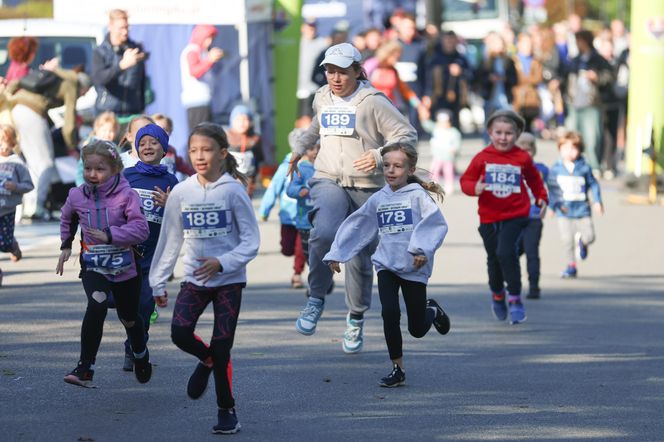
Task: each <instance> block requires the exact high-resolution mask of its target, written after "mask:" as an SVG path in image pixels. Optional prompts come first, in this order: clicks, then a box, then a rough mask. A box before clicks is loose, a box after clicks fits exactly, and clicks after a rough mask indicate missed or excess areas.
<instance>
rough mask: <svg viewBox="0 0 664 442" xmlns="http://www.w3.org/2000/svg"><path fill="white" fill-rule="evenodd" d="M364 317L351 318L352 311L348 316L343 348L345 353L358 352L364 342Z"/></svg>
mask: <svg viewBox="0 0 664 442" xmlns="http://www.w3.org/2000/svg"><path fill="white" fill-rule="evenodd" d="M363 327H364V319H351V318H350V313H349V314H348V315H347V316H346V332H345V333H344V342H343V349H344V352H345V353H357V352H358V351H360V350H362V345H363V344H364V338H363V333H362V330H363Z"/></svg>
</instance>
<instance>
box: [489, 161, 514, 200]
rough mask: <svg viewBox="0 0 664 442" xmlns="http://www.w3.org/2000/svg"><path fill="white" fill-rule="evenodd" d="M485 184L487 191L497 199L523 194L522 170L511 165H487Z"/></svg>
mask: <svg viewBox="0 0 664 442" xmlns="http://www.w3.org/2000/svg"><path fill="white" fill-rule="evenodd" d="M485 171H486V173H485V175H484V182H485V183H486V190H489V191H491V193H493V195H494V196H496V197H497V198H506V197H508V196H510V195H511V194H513V193H521V168H520V167H518V166H512V165H511V164H487V165H486V169H485Z"/></svg>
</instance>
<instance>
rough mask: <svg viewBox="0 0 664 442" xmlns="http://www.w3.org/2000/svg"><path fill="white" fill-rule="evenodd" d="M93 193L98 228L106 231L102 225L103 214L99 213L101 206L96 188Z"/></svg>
mask: <svg viewBox="0 0 664 442" xmlns="http://www.w3.org/2000/svg"><path fill="white" fill-rule="evenodd" d="M92 192H93V195H94V197H95V207H96V209H97V228H98V229H99V230H104V228H103V227H102V225H101V213H99V212H100V210H101V206H100V204H99V191H98V189H97V187H96V186H95V187H94V188H93V191H92Z"/></svg>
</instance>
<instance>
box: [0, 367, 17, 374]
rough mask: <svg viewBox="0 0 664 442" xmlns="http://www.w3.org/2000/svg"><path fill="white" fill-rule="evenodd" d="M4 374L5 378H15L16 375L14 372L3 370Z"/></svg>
mask: <svg viewBox="0 0 664 442" xmlns="http://www.w3.org/2000/svg"><path fill="white" fill-rule="evenodd" d="M2 374H3V375H4V376H14V375H15V374H16V373H15V372H14V371H13V370H8V369H6V368H5V369H3V370H2Z"/></svg>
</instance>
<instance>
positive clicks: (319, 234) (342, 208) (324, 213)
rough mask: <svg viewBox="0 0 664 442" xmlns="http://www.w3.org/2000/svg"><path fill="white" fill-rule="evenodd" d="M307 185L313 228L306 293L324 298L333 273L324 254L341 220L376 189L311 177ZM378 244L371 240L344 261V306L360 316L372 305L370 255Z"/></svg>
mask: <svg viewBox="0 0 664 442" xmlns="http://www.w3.org/2000/svg"><path fill="white" fill-rule="evenodd" d="M309 185H310V187H311V199H312V203H313V206H314V208H313V209H312V211H311V214H310V216H311V217H312V225H313V228H312V229H311V234H310V236H309V293H310V295H311V296H312V297H314V298H319V299H325V295H326V294H327V292H328V291H329V289H330V287H331V286H332V282H333V280H332V276H333V274H332V270H330V268H329V267H328V266H327V265H326V264H325V263H323V257H324V256H325V254H326V253H327V252H329V251H330V247H331V246H332V242H333V241H334V235H336V233H337V230H338V229H339V226H340V225H341V223H342V222H343V221H344V220H345V219H346V218H347V217H348V215H350V214H351V213H353V212H355V211H356V210H357V209H359V208H360V206H361V205H362V204H364V203H365V201H366V200H368V199H369V197H370V196H371V195H373V194H374V193H375V192H376V191H378V190H379V189H378V188H373V189H359V188H349V187H341V186H339V185H338V184H337V183H335V182H334V181H332V180H329V179H322V178H312V179H311V180H309ZM377 245H378V241H375V242H373V243H372V244H370V245H369V246H367V247H366V248H364V250H362V251H361V252H360V253H359V254H358V255H357V256H356V257H355V258H353V259H352V260H350V261H349V262H347V263H346V266H345V273H346V305H347V306H348V310H349V311H350V312H351V313H354V314H359V315H361V314H363V313H364V312H365V311H367V310H368V309H369V307H370V306H371V289H372V286H373V269H372V264H371V255H373V253H374V251H375V250H376V246H377Z"/></svg>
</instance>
